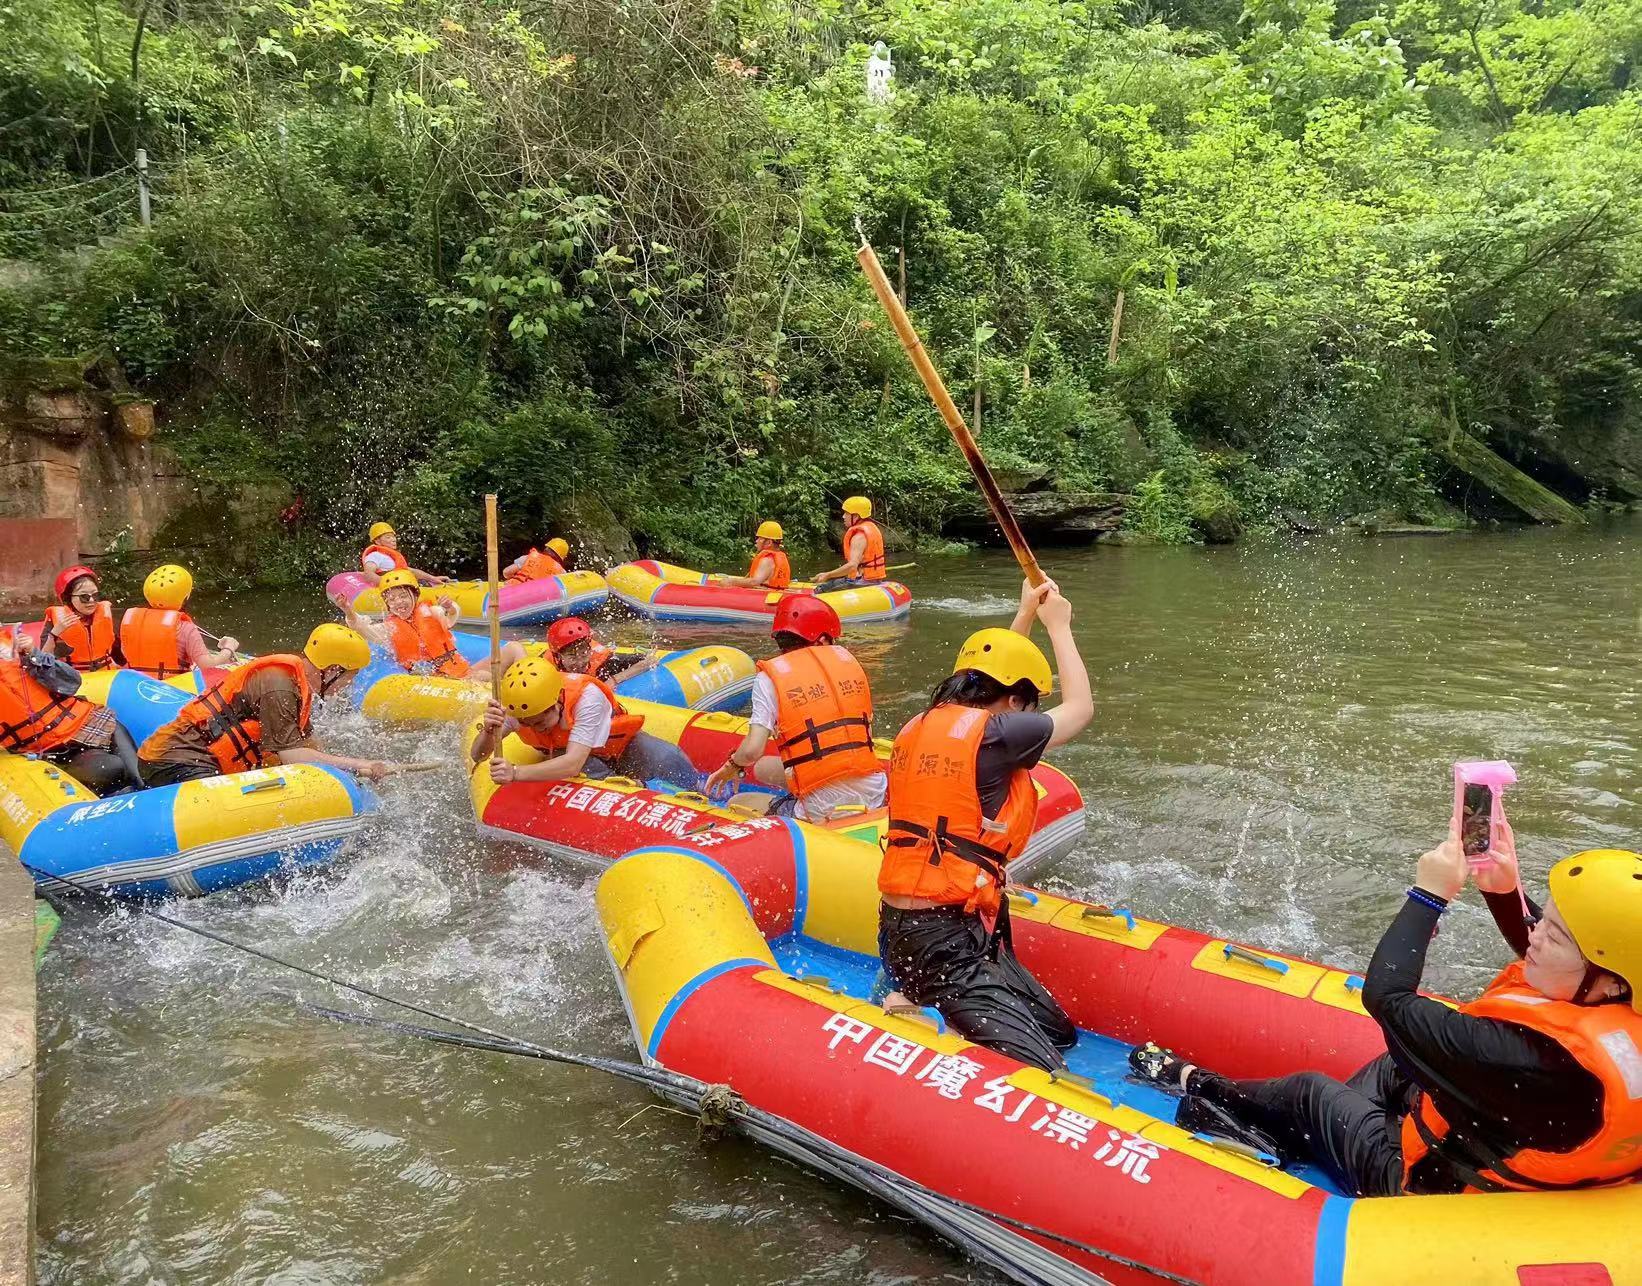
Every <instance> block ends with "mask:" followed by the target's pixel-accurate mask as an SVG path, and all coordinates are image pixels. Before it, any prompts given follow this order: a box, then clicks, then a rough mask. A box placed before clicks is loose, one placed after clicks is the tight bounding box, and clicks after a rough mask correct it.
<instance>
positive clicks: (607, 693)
mask: <svg viewBox="0 0 1642 1286" xmlns="http://www.w3.org/2000/svg"><path fill="white" fill-rule="evenodd" d="M501 694H502V699H501V700H500V701H495V700H493V701H491V702H490V703H489V704H488V705H487V706H486V707H485V713H484V715H483V717H482V718H481V719H480V721H479V726H480V731H479V735H478V736H477V737H475V738H474V740H473V746H472V748H471V750H470V752H469V753H470V754H471V755H472V756H473V762H474V763H476V764H479V763H483V762H484V761H485V760H486V759H489V758H490V756H491V754H492V753H493V752H494V751H495V750H496V747H497V746H499V745H500V744H501V742H502V739H503V738H504V737H506V736H508V735H509V734H512V735H515V736H517V737H518V738H519V740H520V741H522V742H524V743H525V745H527V746H531V747H533V748H534V749H537V750H541V751H545V752H546V753H547V755H548V758H547V759H545V760H543V761H542V762H541V763H539V764H511V763H508V762H507V761H506V760H505V759H491V760H490V777H491V780H492V781H494V782H496V783H497V784H498V785H506V784H507V783H508V782H511V781H563V780H564V779H565V778H567V777H576V776H581V777H587V778H591V779H593V780H597V779H598V778H600V777H608V776H609V775H610V774H611V773H613V772H614V773H619V774H621V775H622V776H624V777H631V778H633V779H634V780H635V781H649V780H650V779H652V778H660V779H661V780H663V781H667V782H670V783H671V784H673V785H675V786H681V787H683V788H684V789H686V790H695V789H696V787H697V786H698V785H699V784H700V782H701V774H700V773H699V772H698V771H696V767H695V765H694V764H692V763H691V762H690V760H689V759H688V758H687V757H686V756H685V754H684V752H683V751H681V750H680V749H679V748H678V747H677V746H675V745H673V744H672V743H671V742H669V741H663V740H662V739H661V738H660V737H653V736H651V735H650V734H649V733H647V732H644V731H641V729H642V728H643V727H644V716H643V715H641V714H633V713H630V712H629V711H628V710H627V708H626V707H625V706H623V705H622V703H621V702H620V701H619V700H618V699H617V697H616V694H615V692H614V690H612V688H611V687H610V685H609V684H608V683H606V682H605V681H604V680H603V679H596V678H594V677H593V676H592V675H588V674H565V673H563V672H562V671H561V670H560V669H559V668H558V667H557V666H556V665H554V664H553V662H551V661H549V660H548V659H547V658H546V657H540V656H527V657H525V658H524V660H522V661H515V662H514V663H513V664H512V665H510V666H508V668H507V673H506V674H504V675H502V683H501Z"/></svg>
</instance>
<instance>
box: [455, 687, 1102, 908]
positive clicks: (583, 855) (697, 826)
mask: <svg viewBox="0 0 1642 1286" xmlns="http://www.w3.org/2000/svg"><path fill="white" fill-rule="evenodd" d="M624 704H626V705H627V707H628V709H630V710H633V711H635V712H637V713H641V714H643V715H644V731H646V732H648V733H650V734H651V735H652V736H657V737H661V738H662V739H663V740H666V741H671V742H672V743H673V744H674V745H676V746H678V747H679V749H680V750H682V751H683V752H684V753H685V755H686V756H687V757H688V758H689V760H690V762H691V763H693V764H694V765H695V766H696V767H697V768H699V769H701V771H702V772H703V774H706V773H710V772H712V771H713V770H714V769H715V768H717V767H718V766H719V765H720V764H722V763H723V762H724V760H725V759H726V758H727V757H728V756H729V754H730V752H731V751H732V750H734V749H735V747H736V746H737V745H739V744H740V742H741V738H742V737H743V736H744V735H745V734H746V731H747V721H746V720H745V719H742V718H737V717H735V716H733V715H725V714H701V713H696V712H692V711H689V710H680V709H677V708H675V707H672V706H660V705H651V704H649V703H648V702H643V701H632V702H624ZM477 732H478V727H477V724H475V726H474V727H473V728H472V729H471V730H470V731H469V732H468V734H467V737H466V738H465V741H464V744H465V745H468V746H471V745H472V744H473V739H474V737H475V736H476V735H477ZM876 745H877V749H878V753H879V757H880V758H882V759H883V760H885V761H886V763H887V761H888V759H889V751H890V743H889V742H888V741H887V740H884V739H883V738H879V739H878V741H877V742H876ZM502 753H503V754H504V755H505V756H506V757H507V758H508V759H509V760H510V761H511V762H513V763H539V762H541V760H542V759H543V758H544V756H543V755H542V754H540V753H539V752H538V751H535V750H532V749H531V748H530V747H529V746H526V745H525V744H524V743H523V742H521V741H520V740H519V739H518V738H517V737H508V738H506V739H505V740H504V741H503V743H502ZM1032 776H1033V779H1034V780H1035V781H1036V783H1037V788H1038V829H1037V831H1036V832H1035V833H1034V834H1033V836H1032V839H1031V841H1030V843H1029V844H1028V845H1027V847H1026V851H1025V852H1023V853H1022V854H1021V856H1020V857H1019V858H1017V859H1016V860H1015V863H1014V865H1013V867H1012V868H1011V869H1013V870H1016V871H1017V872H1019V873H1020V874H1021V875H1022V876H1024V875H1025V874H1026V873H1027V872H1030V871H1032V870H1034V869H1036V868H1038V867H1039V866H1041V865H1042V864H1044V863H1046V862H1050V861H1053V860H1054V859H1056V858H1058V857H1060V856H1062V855H1064V854H1066V853H1069V852H1070V851H1071V850H1072V849H1073V848H1075V847H1077V844H1078V842H1079V841H1080V840H1081V839H1082V838H1083V831H1084V826H1085V818H1084V813H1083V796H1082V795H1081V794H1080V793H1079V791H1078V788H1077V786H1076V785H1075V784H1073V782H1072V779H1071V778H1070V777H1068V776H1066V774H1065V773H1063V772H1061V771H1060V770H1059V769H1057V768H1053V767H1051V766H1050V765H1048V764H1045V763H1040V764H1039V765H1038V766H1037V767H1036V768H1035V769H1033V772H1032ZM469 784H470V788H471V791H472V796H473V812H474V816H475V818H477V820H478V825H479V832H480V834H482V835H486V836H488V837H490V838H494V839H513V840H519V841H522V842H523V843H526V844H530V845H533V846H535V847H538V848H543V849H546V850H547V851H548V852H550V853H553V854H556V855H558V856H561V857H569V858H573V859H576V860H578V861H585V862H592V863H595V864H597V865H601V866H602V865H605V864H607V863H609V862H611V861H613V860H614V859H615V858H617V857H619V856H621V854H623V853H626V852H628V851H630V850H632V849H633V848H636V847H638V846H639V845H641V844H648V843H666V842H669V840H671V839H676V838H679V837H681V836H684V835H689V834H693V833H695V832H696V831H698V830H706V829H708V828H712V827H715V826H721V827H727V828H729V829H728V832H727V833H729V834H731V835H734V834H735V828H736V827H738V826H752V825H754V821H752V820H749V817H748V814H747V813H745V812H742V811H740V810H737V809H731V808H725V807H720V806H718V805H715V804H713V803H712V802H711V801H710V800H708V799H707V798H706V797H705V796H703V795H698V794H694V793H690V792H682V793H681V792H677V791H674V790H672V788H666V789H659V790H658V789H652V788H651V787H649V786H647V785H645V784H644V783H643V782H635V781H631V780H629V779H627V778H625V777H606V778H604V779H602V780H599V781H593V780H587V779H584V778H573V779H571V780H569V781H563V782H519V781H515V782H509V783H508V784H507V785H505V786H498V785H496V784H495V783H494V782H493V781H491V779H490V773H489V772H488V771H487V770H486V769H485V766H484V765H483V764H480V765H477V766H476V767H475V768H474V770H473V771H472V773H471V776H470V781H469ZM750 784H751V783H750V782H749V783H748V785H749V786H750ZM756 820H757V822H758V823H761V825H760V826H759V827H758V830H759V833H761V834H766V835H768V836H770V837H771V838H770V841H769V842H771V843H772V844H787V845H795V846H797V847H799V848H802V847H804V845H805V844H806V843H810V844H814V843H820V842H823V837H825V836H829V835H832V836H848V837H851V838H853V839H855V840H864V841H865V842H867V843H868V844H870V845H871V846H872V851H873V852H877V851H878V849H877V844H878V841H879V839H880V837H881V836H882V835H883V833H884V825H885V814H884V811H883V810H882V809H876V810H874V811H871V812H856V813H847V814H844V815H842V816H838V817H835V818H833V819H832V820H831V821H829V822H828V823H826V825H824V826H817V825H812V824H811V823H808V822H788V823H782V822H780V821H777V820H776V819H772V818H758V819H756ZM783 836H786V837H787V838H782V837H783Z"/></svg>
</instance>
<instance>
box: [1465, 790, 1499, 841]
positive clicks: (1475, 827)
mask: <svg viewBox="0 0 1642 1286" xmlns="http://www.w3.org/2000/svg"><path fill="white" fill-rule="evenodd" d="M1493 817H1494V788H1493V787H1492V786H1485V785H1482V784H1481V783H1478V782H1467V783H1466V784H1465V798H1464V803H1463V805H1462V807H1461V810H1460V847H1461V848H1463V849H1464V850H1465V855H1466V856H1467V857H1481V856H1482V855H1483V854H1485V853H1486V852H1487V851H1488V850H1489V848H1491V847H1492V846H1493V842H1494V834H1493Z"/></svg>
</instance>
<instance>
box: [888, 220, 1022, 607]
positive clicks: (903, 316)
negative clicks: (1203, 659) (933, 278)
mask: <svg viewBox="0 0 1642 1286" xmlns="http://www.w3.org/2000/svg"><path fill="white" fill-rule="evenodd" d="M855 231H856V232H857V234H859V235H860V238H861V248H860V249H859V250H857V251H856V252H855V261H856V262H857V263H859V264H860V265H861V271H862V272H864V273H866V275H867V280H868V281H869V282H870V283H871V284H872V293H873V294H875V295H877V296H878V302H879V303H880V304H882V305H883V308H884V311H885V312H886V313H888V314H889V320H890V324H891V325H892V326H894V327H895V334H896V336H897V337H898V338H899V339H900V341H901V347H902V348H904V349H906V354H907V356H908V357H909V358H911V359H912V367H913V369H914V370H916V371H917V372H918V378H919V379H921V380H923V382H924V388H926V389H927V390H928V391H929V396H930V399H931V400H932V401H933V402H934V403H935V408H936V410H938V411H940V413H941V418H942V419H943V420H945V421H946V427H947V430H948V432H950V433H951V434H952V440H953V441H954V442H956V443H957V444H958V449H959V450H960V451H962V452H963V453H964V459H965V460H967V461H968V462H969V471H970V472H971V473H973V474H974V475H975V481H976V483H977V484H978V485H979V486H980V489H981V495H983V496H984V497H986V504H987V508H989V509H990V510H991V511H992V517H993V518H995V519H996V520H997V523H998V528H999V530H1000V531H1002V532H1003V535H1004V539H1005V540H1007V541H1008V542H1009V548H1010V549H1012V550H1013V551H1014V553H1015V561H1016V562H1018V563H1019V564H1020V565H1021V570H1022V571H1023V572H1025V573H1026V579H1027V580H1029V581H1030V582H1031V583H1032V584H1034V585H1041V584H1043V582H1044V581H1046V580H1047V579H1049V578H1048V577H1047V576H1045V575H1044V574H1043V568H1041V567H1039V566H1038V560H1037V558H1036V556H1034V555H1033V553H1032V547H1031V546H1030V545H1028V544H1027V543H1026V537H1025V535H1023V534H1022V532H1021V527H1020V524H1019V523H1018V522H1016V521H1015V515H1014V514H1013V513H1011V512H1010V510H1009V505H1008V504H1007V503H1006V502H1005V501H1004V498H1003V492H1001V491H1000V490H998V484H997V482H996V480H995V479H994V478H993V477H992V470H991V469H989V468H987V466H986V461H985V460H984V459H983V458H982V456H981V449H980V447H978V446H977V445H976V444H975V438H974V436H973V435H972V434H971V433H970V431H969V425H967V424H966V423H964V417H963V415H962V414H961V413H960V412H959V410H958V407H957V405H956V404H955V403H954V402H953V400H952V394H950V393H948V392H947V391H946V385H945V384H943V383H942V382H941V376H940V373H939V372H938V371H937V370H936V369H935V364H934V363H933V362H931V361H930V360H929V354H928V353H926V352H925V351H924V345H923V341H922V340H920V339H919V338H918V332H917V331H916V330H914V329H913V328H912V322H911V320H910V319H909V318H908V317H907V310H906V309H905V308H903V307H902V306H901V300H900V298H899V297H898V296H897V295H896V293H895V288H894V287H893V286H891V285H890V284H889V278H888V277H886V276H885V275H884V268H883V265H882V264H880V263H879V262H878V256H877V255H875V254H874V253H873V252H872V246H871V245H870V244H869V243H868V242H867V234H866V232H865V231H863V229H862V227H861V220H860V219H856V221H855Z"/></svg>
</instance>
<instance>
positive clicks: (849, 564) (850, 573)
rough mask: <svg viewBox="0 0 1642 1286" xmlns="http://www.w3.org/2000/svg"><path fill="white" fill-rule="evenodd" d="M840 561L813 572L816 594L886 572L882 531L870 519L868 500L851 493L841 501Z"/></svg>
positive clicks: (873, 582) (879, 577)
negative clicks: (842, 548) (841, 549)
mask: <svg viewBox="0 0 1642 1286" xmlns="http://www.w3.org/2000/svg"><path fill="white" fill-rule="evenodd" d="M843 508H844V561H843V564H842V565H841V566H838V567H834V568H833V569H832V570H831V571H830V572H817V573H816V574H815V575H814V576H813V577H812V578H811V579H812V580H814V581H815V583H816V585H817V586H818V587H819V586H821V585H825V586H827V588H826V589H824V590H823V589H819V588H818V589H817V590H816V592H817V593H818V594H825V593H830V592H831V591H833V590H835V589H852V588H854V587H856V586H858V585H876V584H877V583H878V582H879V581H881V580H885V579H887V578H888V576H889V572H888V570H887V568H888V563H889V560H888V559H887V558H886V557H885V556H884V533H883V532H882V531H881V530H880V529H879V527H878V524H877V523H875V522H873V520H872V501H870V500H868V499H867V498H866V497H865V496H851V497H850V498H849V499H848V500H846V501H844V505H843Z"/></svg>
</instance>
